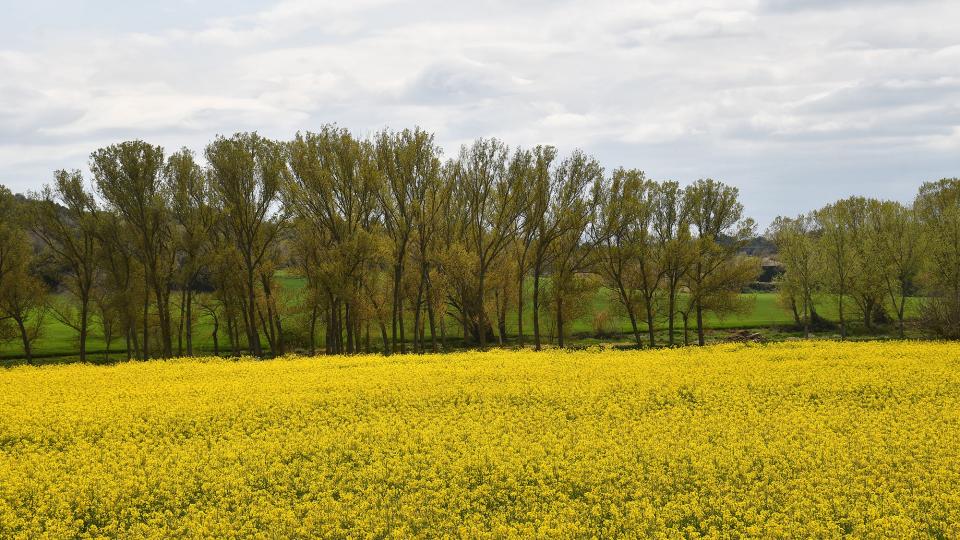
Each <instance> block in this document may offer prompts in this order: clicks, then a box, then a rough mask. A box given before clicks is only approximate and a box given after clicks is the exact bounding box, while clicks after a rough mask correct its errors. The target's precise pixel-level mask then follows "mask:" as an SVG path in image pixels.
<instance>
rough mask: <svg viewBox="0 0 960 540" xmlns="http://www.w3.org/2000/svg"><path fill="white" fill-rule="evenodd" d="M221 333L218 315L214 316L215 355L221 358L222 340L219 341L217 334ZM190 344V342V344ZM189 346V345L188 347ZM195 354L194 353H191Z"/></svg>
mask: <svg viewBox="0 0 960 540" xmlns="http://www.w3.org/2000/svg"><path fill="white" fill-rule="evenodd" d="M219 331H220V319H218V318H217V316H216V315H214V316H213V332H212V334H213V355H214V356H220V340H219V339H218V336H217V334H218V333H219ZM188 343H189V342H188ZM188 346H189V345H188ZM190 354H193V353H190Z"/></svg>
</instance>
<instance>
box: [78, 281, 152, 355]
mask: <svg viewBox="0 0 960 540" xmlns="http://www.w3.org/2000/svg"><path fill="white" fill-rule="evenodd" d="M81 345H82V344H81ZM81 348H82V346H81ZM149 358H150V295H149V294H148V292H147V290H146V289H144V291H143V359H144V360H148V359H149Z"/></svg>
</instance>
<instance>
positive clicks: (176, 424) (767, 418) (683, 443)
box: [0, 342, 960, 538]
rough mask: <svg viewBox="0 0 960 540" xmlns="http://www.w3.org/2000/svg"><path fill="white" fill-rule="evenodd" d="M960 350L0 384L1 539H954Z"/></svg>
mask: <svg viewBox="0 0 960 540" xmlns="http://www.w3.org/2000/svg"><path fill="white" fill-rule="evenodd" d="M957 486H960V347H958V346H957V345H955V344H945V343H867V344H838V343H826V342H824V343H786V344H778V345H770V346H759V347H758V346H718V347H712V348H706V349H678V350H671V351H655V352H603V353H598V352H576V353H564V352H551V353H539V354H538V353H532V352H490V353H463V354H453V355H446V356H426V357H393V358H386V359H385V358H380V357H350V358H335V359H331V358H303V359H292V360H276V361H266V362H256V361H238V362H231V361H221V360H205V359H198V360H190V361H171V362H149V363H130V364H122V365H117V366H112V367H95V366H85V365H70V366H55V367H44V368H16V369H11V370H5V371H0V537H4V538H8V537H35V536H38V535H42V534H46V535H49V536H51V537H74V536H101V535H126V536H133V537H140V536H153V537H170V536H215V537H224V536H244V535H254V534H255V533H257V532H258V531H259V532H262V533H265V535H266V536H270V537H274V536H282V537H311V536H325V537H330V536H358V537H382V536H396V537H409V536H421V537H434V536H438V535H449V536H466V537H475V536H490V537H503V536H510V535H513V536H523V537H528V536H549V537H557V536H560V537H569V536H594V535H595V536H603V537H609V536H624V535H626V536H658V535H662V536H667V537H678V536H697V535H704V536H719V535H729V533H739V534H741V535H746V536H764V537H769V536H776V537H797V536H810V535H815V536H835V535H840V534H844V533H853V534H855V535H857V536H869V535H875V534H876V535H881V536H883V535H886V536H891V537H911V536H940V537H957V536H958V535H960V492H958V490H957V489H956V487H957Z"/></svg>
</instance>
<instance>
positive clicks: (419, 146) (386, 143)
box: [375, 128, 440, 353]
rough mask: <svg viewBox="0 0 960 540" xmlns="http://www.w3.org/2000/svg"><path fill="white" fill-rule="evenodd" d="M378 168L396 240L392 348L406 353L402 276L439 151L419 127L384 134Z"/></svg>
mask: <svg viewBox="0 0 960 540" xmlns="http://www.w3.org/2000/svg"><path fill="white" fill-rule="evenodd" d="M375 150H376V160H377V167H378V169H379V171H380V174H381V175H382V179H383V184H382V188H381V189H380V190H379V192H378V195H379V199H380V209H381V211H382V212H383V223H384V226H385V229H386V233H387V235H388V236H389V238H390V239H391V240H392V241H393V306H392V312H391V325H392V335H391V348H392V349H393V351H396V349H397V347H398V345H399V349H400V352H401V353H405V352H406V350H407V349H406V347H407V346H406V332H405V326H404V321H403V276H404V272H405V271H406V265H407V255H408V253H409V245H410V242H411V240H412V238H413V235H414V232H415V230H416V226H417V224H416V219H417V217H418V215H419V214H420V212H419V207H420V204H422V201H423V198H424V197H425V194H426V190H427V187H428V186H429V185H430V184H431V183H433V182H434V181H435V179H436V177H437V175H439V174H440V161H439V158H438V156H439V153H440V150H439V148H438V147H437V145H436V143H435V142H434V137H433V135H432V134H430V133H427V132H426V131H423V130H421V129H420V128H416V129H414V130H409V129H405V130H403V131H401V132H389V131H383V132H381V133H379V134H378V135H377V136H376V138H375Z"/></svg>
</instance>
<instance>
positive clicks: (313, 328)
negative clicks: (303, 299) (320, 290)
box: [310, 304, 317, 356]
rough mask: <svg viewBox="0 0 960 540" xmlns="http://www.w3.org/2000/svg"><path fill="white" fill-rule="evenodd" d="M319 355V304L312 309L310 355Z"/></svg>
mask: <svg viewBox="0 0 960 540" xmlns="http://www.w3.org/2000/svg"><path fill="white" fill-rule="evenodd" d="M316 355H317V305H316V304H314V305H313V308H312V309H311V310H310V356H316Z"/></svg>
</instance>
